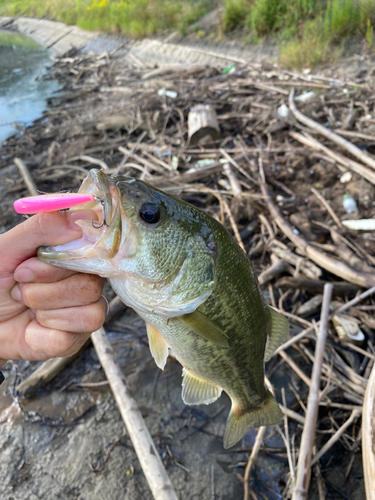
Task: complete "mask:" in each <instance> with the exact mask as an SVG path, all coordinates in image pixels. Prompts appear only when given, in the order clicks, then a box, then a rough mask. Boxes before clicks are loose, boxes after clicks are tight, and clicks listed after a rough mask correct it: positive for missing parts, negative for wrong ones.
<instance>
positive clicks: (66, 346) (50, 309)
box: [0, 211, 107, 366]
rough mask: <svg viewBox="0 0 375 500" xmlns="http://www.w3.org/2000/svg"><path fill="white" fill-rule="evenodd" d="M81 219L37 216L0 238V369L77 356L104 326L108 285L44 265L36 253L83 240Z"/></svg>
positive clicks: (78, 216) (59, 214)
mask: <svg viewBox="0 0 375 500" xmlns="http://www.w3.org/2000/svg"><path fill="white" fill-rule="evenodd" d="M92 216H94V217H95V215H94V214H93V213H92V212H91V211H80V212H79V214H77V213H76V214H74V213H72V214H69V212H68V213H63V212H55V213H50V214H37V215H35V216H33V217H31V218H30V219H28V220H26V221H25V222H23V223H21V224H19V225H18V226H16V227H15V228H13V229H11V230H10V231H8V232H7V233H4V234H1V235H0V255H1V258H0V366H2V364H3V363H4V362H5V360H7V359H25V360H46V359H48V358H54V357H66V356H71V355H73V354H74V353H76V352H77V351H78V350H79V349H80V348H81V347H82V345H83V344H84V343H85V342H86V340H87V339H88V338H89V336H90V334H91V333H92V332H93V331H95V330H97V329H98V328H99V327H100V326H101V325H102V324H103V322H104V319H105V315H106V310H107V303H106V300H105V299H104V297H103V296H101V293H102V288H103V283H104V280H103V279H102V278H100V277H99V276H95V275H92V274H82V273H76V272H74V271H69V270H66V269H60V268H58V267H55V266H52V265H50V264H46V263H44V262H41V261H40V260H39V259H38V258H37V257H36V252H37V248H38V247H39V246H44V245H53V246H56V245H62V244H64V243H67V242H69V241H71V240H74V239H78V238H79V237H80V234H81V229H80V228H79V227H78V226H77V225H75V224H74V221H75V220H77V219H81V220H82V219H83V218H84V219H89V220H90V219H91V217H92Z"/></svg>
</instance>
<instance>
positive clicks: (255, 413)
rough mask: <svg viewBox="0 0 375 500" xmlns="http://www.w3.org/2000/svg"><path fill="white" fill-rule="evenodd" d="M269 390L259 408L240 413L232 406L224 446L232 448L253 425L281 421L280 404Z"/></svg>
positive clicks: (257, 425)
mask: <svg viewBox="0 0 375 500" xmlns="http://www.w3.org/2000/svg"><path fill="white" fill-rule="evenodd" d="M267 392H268V397H267V399H266V401H265V402H264V404H263V405H262V406H259V407H258V408H255V409H252V410H249V411H247V412H245V413H241V414H239V412H238V411H237V412H236V410H234V409H233V407H232V409H231V411H230V413H229V415H228V420H227V426H226V428H225V434H224V448H230V447H231V446H233V445H234V444H236V443H237V442H238V441H239V440H240V439H241V438H242V437H243V436H244V435H245V434H246V433H247V432H248V431H249V430H250V429H252V428H253V427H261V426H262V425H275V424H278V423H279V422H280V420H281V418H282V413H281V411H280V408H279V405H278V404H277V402H276V399H275V398H274V397H273V396H272V394H271V393H270V392H269V391H267Z"/></svg>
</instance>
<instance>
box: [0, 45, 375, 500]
mask: <svg viewBox="0 0 375 500" xmlns="http://www.w3.org/2000/svg"><path fill="white" fill-rule="evenodd" d="M53 77H54V78H57V79H59V80H61V81H62V82H63V83H64V90H63V92H62V93H61V94H60V95H57V96H55V97H53V98H52V99H51V108H50V109H49V110H48V111H47V112H46V113H45V114H44V116H43V117H42V118H41V119H40V120H37V121H36V122H35V123H34V124H33V125H32V126H31V127H28V128H26V129H24V130H22V131H21V132H20V133H19V134H18V135H16V136H13V137H11V138H10V139H8V140H7V141H6V143H5V144H4V145H3V146H2V148H1V150H0V169H1V172H2V187H1V194H2V195H3V203H2V205H1V216H2V224H3V225H4V229H9V227H11V226H12V225H14V224H15V222H16V217H15V215H14V212H13V208H12V203H13V201H14V200H15V199H16V198H19V197H22V196H27V195H28V194H29V193H28V191H27V189H26V187H25V184H24V181H23V180H22V179H21V177H20V176H19V174H18V171H17V170H16V169H15V168H14V167H13V162H14V159H15V158H20V159H21V160H22V161H23V163H24V164H25V165H26V166H27V168H28V169H29V171H30V173H31V175H32V177H33V178H34V180H35V182H36V184H37V187H38V189H39V190H40V191H41V192H56V191H61V190H66V189H69V190H73V191H74V190H76V189H77V188H78V186H79V185H80V183H81V181H82V179H83V178H84V177H85V175H86V173H87V170H88V169H89V168H92V167H93V166H97V167H98V168H102V169H104V170H105V171H106V173H110V174H115V175H127V176H136V177H141V178H142V179H143V180H145V181H146V182H149V183H151V184H153V185H155V186H157V187H160V188H161V189H163V190H165V191H167V192H169V193H172V194H175V195H177V196H179V197H182V198H183V199H185V200H187V201H189V202H190V203H192V204H194V205H196V206H198V207H201V208H202V209H204V210H206V211H207V212H208V213H210V214H211V215H212V216H214V217H216V218H217V219H218V220H219V221H220V222H222V223H223V224H224V225H225V227H227V229H228V231H230V232H231V233H232V234H233V236H234V238H236V240H237V241H238V243H239V245H240V246H241V247H242V248H243V249H244V251H245V252H246V253H247V254H248V255H249V257H250V258H251V260H252V262H253V263H254V266H255V269H256V271H257V274H258V276H259V281H260V284H261V288H262V292H263V294H264V296H265V297H266V299H267V300H268V302H269V303H270V305H272V306H273V307H274V308H276V309H277V310H278V311H280V312H282V313H283V314H284V315H285V316H286V317H287V319H288V320H289V322H290V324H291V339H290V340H289V341H288V343H287V345H285V346H283V347H282V348H280V349H279V351H278V354H277V355H276V356H274V357H273V358H272V360H271V361H270V362H269V363H268V366H267V377H268V378H269V379H270V380H271V381H274V380H275V382H274V385H275V387H276V396H277V399H278V401H279V402H282V404H283V411H284V415H285V420H284V423H283V424H282V425H280V427H279V428H278V429H276V430H275V429H273V430H271V436H272V434H274V433H277V432H279V433H280V435H281V437H282V440H283V442H284V444H285V447H284V449H280V448H279V447H278V448H275V449H273V448H272V446H269V445H268V444H267V442H268V441H267V439H265V441H264V443H263V444H262V445H261V446H260V447H259V446H258V448H259V453H263V454H267V455H272V456H273V457H275V456H276V457H279V458H280V460H281V462H283V463H284V465H285V467H284V469H283V473H282V474H281V475H280V477H279V480H278V481H279V483H278V484H279V489H278V492H275V490H272V488H271V486H270V487H269V488H268V489H267V485H265V484H264V483H262V481H261V480H260V479H259V477H258V476H259V475H257V474H255V475H254V477H253V479H251V475H250V473H249V469H247V472H246V474H245V477H246V478H247V479H246V481H245V483H246V488H245V496H246V495H247V498H249V495H254V496H253V498H256V496H255V495H258V498H263V497H264V495H266V494H267V495H268V497H269V498H281V496H282V497H283V498H290V496H291V493H292V489H293V484H294V479H295V470H296V462H297V457H298V448H299V443H300V438H301V432H302V428H303V423H304V421H305V410H306V402H307V396H308V391H309V388H310V386H311V372H312V367H313V364H314V361H315V358H316V354H315V343H316V334H317V331H318V330H319V318H320V311H321V306H322V300H323V296H322V294H323V288H324V285H325V284H326V283H331V284H332V285H333V293H332V300H331V302H330V304H329V310H330V314H329V323H328V337H327V342H326V345H325V350H324V353H322V355H323V359H322V374H321V379H320V393H319V401H318V402H317V404H318V405H319V416H318V424H317V431H316V449H314V451H313V460H312V464H313V469H312V470H313V479H312V482H313V483H314V484H315V485H316V487H317V488H318V489H320V490H321V491H323V490H324V489H325V488H327V491H328V492H329V496H330V498H336V496H335V495H338V496H337V498H340V496H339V495H340V494H342V496H343V497H345V498H348V497H349V498H355V496H354V494H355V490H356V489H357V488H358V481H357V482H356V481H353V480H352V481H349V480H348V478H350V472H351V467H352V466H353V463H354V462H355V461H356V463H357V462H358V461H360V457H361V455H360V450H361V419H360V417H361V412H362V406H363V401H364V397H365V391H366V385H367V381H368V379H369V377H370V373H371V371H372V368H373V365H374V360H375V319H374V315H373V311H374V310H375V298H374V297H375V296H373V295H372V294H373V293H374V292H375V244H374V242H375V233H374V229H375V226H374V222H375V190H374V184H375V88H374V85H373V81H372V80H371V75H370V74H369V77H368V79H366V77H364V76H363V75H362V74H361V75H358V78H357V79H356V78H355V77H353V81H341V80H338V79H335V78H330V77H327V76H322V75H313V74H295V73H292V72H289V71H281V70H278V69H275V68H271V69H270V68H264V67H261V66H257V65H252V64H240V63H238V62H237V63H236V65H235V67H234V66H233V67H232V68H231V69H230V71H228V69H227V68H225V65H224V64H223V68H212V67H206V66H202V65H190V66H189V65H181V66H176V65H170V66H162V67H158V68H150V67H147V66H146V65H145V64H144V63H143V62H142V61H140V60H135V61H134V65H132V66H129V65H125V63H123V62H122V61H121V59H119V58H116V55H108V54H104V55H102V56H100V57H97V56H92V55H87V54H86V55H84V54H80V53H77V52H74V51H72V52H71V53H68V54H66V55H65V56H64V57H63V58H61V59H59V60H57V61H56V63H55V65H54V68H53ZM17 220H19V219H17ZM367 289H370V290H369V292H368V293H367V294H363V292H364V291H365V290H367ZM280 370H284V372H283V373H286V374H287V378H286V379H284V382H285V380H286V383H285V384H284V388H283V389H282V390H281V389H280V387H281V384H280V383H279V382H277V373H278V372H279V371H280ZM262 432H263V431H262ZM262 436H263V434H262V435H261V437H260V442H261V438H262ZM268 439H270V438H269V437H268ZM333 450H335V451H334V453H338V454H339V459H340V460H338V459H337V457H336V458H335V455H334V453H332V451H333ZM237 451H239V453H241V450H240V448H239V450H237ZM343 456H345V457H346V460H345V467H346V469H345V471H344V472H343V473H342V481H341V483H340V484H337V483H336V485H335V484H332V483H333V481H332V476H330V477H331V480H330V481H329V480H328V479H327V478H326V474H325V469H326V468H327V466H328V465H329V466H330V467H338V466H339V463H340V467H342V465H341V464H342V461H341V460H342V458H343ZM253 462H254V457H252V458H251V465H253ZM319 464H320V466H319ZM243 465H244V464H243V463H242V465H241V467H242V466H243ZM254 466H255V467H256V462H255V465H254ZM321 469H322V470H321ZM357 469H358V463H357ZM238 470H239V469H238V468H237V471H238ZM340 477H341V476H340ZM249 478H250V487H251V490H250V493H249V490H248V481H249ZM325 478H326V481H325ZM259 481H260V483H261V485H260V483H259ZM281 483H282V484H283V485H284V486H283V487H280V484H281ZM362 487H363V486H362ZM262 488H263V489H262ZM264 488H265V490H264ZM265 491H266V493H265ZM337 491H339V493H337ZM362 493H363V489H362ZM184 495H185V496H184ZM262 495H263V496H262ZM181 498H188V492H184V493H183V495H182V496H181ZM218 498H221V497H218ZM223 498H224V497H223ZM358 498H359V497H358Z"/></svg>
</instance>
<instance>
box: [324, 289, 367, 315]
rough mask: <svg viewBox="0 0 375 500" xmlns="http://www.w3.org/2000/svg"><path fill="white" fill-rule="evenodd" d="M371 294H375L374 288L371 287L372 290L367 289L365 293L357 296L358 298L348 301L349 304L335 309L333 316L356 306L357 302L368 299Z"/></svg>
mask: <svg viewBox="0 0 375 500" xmlns="http://www.w3.org/2000/svg"><path fill="white" fill-rule="evenodd" d="M373 293H375V286H373V287H372V288H369V290H366V291H365V292H363V293H361V294H360V295H358V297H354V299H352V300H349V302H347V303H346V304H344V305H343V306H341V307H339V308H338V309H336V310H335V311H334V312H335V314H339V313H342V312H344V311H346V310H347V309H350V308H351V307H353V306H355V305H356V304H358V302H361V301H362V300H363V299H366V298H367V297H369V296H370V295H372V294H373Z"/></svg>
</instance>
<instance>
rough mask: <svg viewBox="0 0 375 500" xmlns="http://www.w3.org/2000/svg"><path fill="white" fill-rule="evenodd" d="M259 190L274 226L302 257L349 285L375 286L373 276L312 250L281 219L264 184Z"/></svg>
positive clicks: (312, 248)
mask: <svg viewBox="0 0 375 500" xmlns="http://www.w3.org/2000/svg"><path fill="white" fill-rule="evenodd" d="M263 176H264V173H263ZM260 188H261V190H262V194H263V196H264V198H265V200H266V203H267V206H268V210H269V211H270V213H271V215H272V217H273V218H274V220H275V222H276V224H277V225H278V226H279V228H280V229H281V231H282V232H283V233H284V234H285V235H286V236H287V237H288V238H289V239H290V240H291V241H292V242H293V243H294V244H295V245H296V247H297V248H299V250H300V251H301V252H302V253H303V254H304V255H306V257H308V258H309V259H311V260H312V261H313V262H315V264H318V265H319V266H320V267H322V268H323V269H326V270H327V271H329V272H330V273H332V274H334V275H336V276H339V277H340V278H342V279H344V280H346V281H349V282H350V283H354V284H356V285H359V286H362V287H364V288H370V287H372V286H375V274H371V273H366V272H363V271H358V270H356V269H353V268H352V267H349V266H347V265H346V264H344V263H343V262H340V261H338V260H336V259H334V258H333V257H330V256H329V255H327V254H325V253H324V252H322V251H321V250H319V249H317V248H314V247H313V246H312V245H310V244H309V243H308V242H307V241H306V240H305V239H304V238H302V237H301V236H299V235H297V234H294V232H293V229H292V226H291V225H290V224H289V223H288V222H287V221H286V220H285V219H284V218H283V217H282V215H281V214H280V212H279V210H278V208H277V207H276V205H275V204H274V203H273V201H272V199H271V196H270V195H269V193H268V190H267V188H266V184H265V182H261V183H260Z"/></svg>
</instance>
